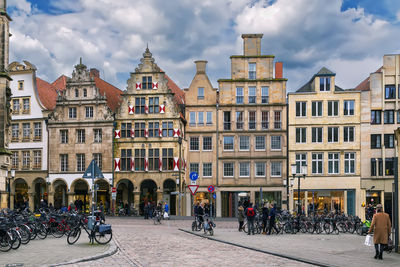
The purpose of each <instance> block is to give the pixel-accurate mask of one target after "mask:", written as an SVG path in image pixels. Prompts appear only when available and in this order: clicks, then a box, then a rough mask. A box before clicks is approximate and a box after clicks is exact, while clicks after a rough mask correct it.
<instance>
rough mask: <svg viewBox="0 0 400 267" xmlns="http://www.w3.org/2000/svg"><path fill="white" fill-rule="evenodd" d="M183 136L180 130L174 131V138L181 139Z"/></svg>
mask: <svg viewBox="0 0 400 267" xmlns="http://www.w3.org/2000/svg"><path fill="white" fill-rule="evenodd" d="M180 135H181V131H180V130H179V129H174V137H179V136H180Z"/></svg>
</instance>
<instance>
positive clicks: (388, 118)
mask: <svg viewBox="0 0 400 267" xmlns="http://www.w3.org/2000/svg"><path fill="white" fill-rule="evenodd" d="M383 123H384V124H393V123H394V110H385V111H384V112H383Z"/></svg>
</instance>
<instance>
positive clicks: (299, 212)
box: [297, 176, 301, 215]
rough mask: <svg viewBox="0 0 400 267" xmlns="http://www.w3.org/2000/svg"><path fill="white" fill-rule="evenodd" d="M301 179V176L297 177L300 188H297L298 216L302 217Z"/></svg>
mask: <svg viewBox="0 0 400 267" xmlns="http://www.w3.org/2000/svg"><path fill="white" fill-rule="evenodd" d="M300 177H301V176H297V179H298V187H297V204H298V206H299V207H298V213H297V214H298V215H300V214H301V203H300V201H301V198H300Z"/></svg>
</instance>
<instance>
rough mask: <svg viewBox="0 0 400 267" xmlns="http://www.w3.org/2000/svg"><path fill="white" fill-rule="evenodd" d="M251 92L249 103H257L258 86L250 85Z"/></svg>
mask: <svg viewBox="0 0 400 267" xmlns="http://www.w3.org/2000/svg"><path fill="white" fill-rule="evenodd" d="M248 89H249V94H248V101H249V104H256V103H257V87H255V86H249V87H248Z"/></svg>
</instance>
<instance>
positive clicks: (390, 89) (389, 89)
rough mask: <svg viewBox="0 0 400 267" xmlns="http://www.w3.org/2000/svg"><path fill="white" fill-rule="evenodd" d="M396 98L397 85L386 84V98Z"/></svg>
mask: <svg viewBox="0 0 400 267" xmlns="http://www.w3.org/2000/svg"><path fill="white" fill-rule="evenodd" d="M395 98H396V86H395V85H394V84H388V85H385V99H395Z"/></svg>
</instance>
